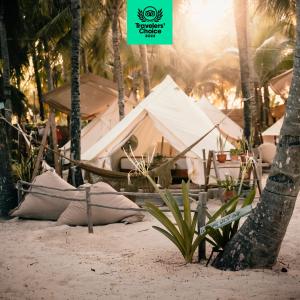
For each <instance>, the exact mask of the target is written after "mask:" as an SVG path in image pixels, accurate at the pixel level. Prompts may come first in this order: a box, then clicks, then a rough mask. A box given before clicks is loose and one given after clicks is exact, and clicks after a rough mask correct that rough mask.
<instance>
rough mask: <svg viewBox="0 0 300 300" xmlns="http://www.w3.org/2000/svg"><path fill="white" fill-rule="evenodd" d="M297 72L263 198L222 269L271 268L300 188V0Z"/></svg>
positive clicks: (218, 264)
mask: <svg viewBox="0 0 300 300" xmlns="http://www.w3.org/2000/svg"><path fill="white" fill-rule="evenodd" d="M296 15H297V30H296V31H297V36H296V48H295V56H294V73H293V79H292V84H291V88H290V93H289V97H288V100H287V105H286V113H285V117H284V122H283V125H282V128H281V132H280V140H279V143H278V145H277V151H276V157H275V159H274V161H273V164H272V168H271V172H270V175H269V178H268V181H267V184H266V187H265V189H264V191H263V193H262V196H261V201H260V202H259V203H258V205H257V207H256V208H255V210H254V211H253V212H252V214H251V215H250V216H249V217H248V219H247V220H246V221H245V223H244V224H243V226H242V227H241V229H240V230H239V231H238V233H237V234H236V235H235V236H234V237H233V239H232V240H231V241H230V242H229V243H228V244H227V246H226V247H225V249H224V252H223V253H222V254H221V255H220V256H219V258H218V259H217V260H216V261H215V264H214V265H215V266H216V267H217V268H220V269H230V270H240V269H245V268H270V267H272V266H273V265H274V264H275V262H276V259H277V257H278V253H279V250H280V246H281V243H282V240H283V238H284V235H285V233H286V229H287V226H288V224H289V221H290V219H291V216H292V213H293V209H294V206H295V202H296V198H297V195H298V193H299V188H300V122H299V119H300V103H299V101H298V99H299V98H300V89H299V86H300V0H297V1H296Z"/></svg>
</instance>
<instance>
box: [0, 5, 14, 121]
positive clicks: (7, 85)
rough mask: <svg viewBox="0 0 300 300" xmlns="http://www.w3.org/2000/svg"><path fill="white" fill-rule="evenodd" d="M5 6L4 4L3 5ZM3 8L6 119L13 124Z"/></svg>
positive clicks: (0, 37) (0, 20) (0, 28)
mask: <svg viewBox="0 0 300 300" xmlns="http://www.w3.org/2000/svg"><path fill="white" fill-rule="evenodd" d="M1 6H3V3H2V4H1ZM0 8H1V12H0V41H1V56H2V59H3V73H2V76H3V94H4V99H5V118H6V120H7V121H8V122H11V116H12V103H11V90H10V66H9V54H8V45H7V36H6V28H5V23H4V9H3V7H0Z"/></svg>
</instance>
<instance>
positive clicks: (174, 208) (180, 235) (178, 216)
mask: <svg viewBox="0 0 300 300" xmlns="http://www.w3.org/2000/svg"><path fill="white" fill-rule="evenodd" d="M148 179H149V180H150V182H151V183H152V184H153V185H154V187H156V184H155V182H154V181H153V180H152V179H151V177H148ZM156 191H157V192H159V194H160V196H161V198H162V200H163V201H164V203H165V204H166V206H167V207H168V208H169V210H170V211H171V213H172V216H173V218H174V220H175V224H173V222H172V221H171V220H170V218H168V217H167V216H166V215H165V214H164V213H163V212H162V211H161V210H160V209H159V208H157V207H156V206H155V205H153V204H152V203H149V202H147V203H146V204H145V207H146V209H147V211H148V212H149V213H150V214H151V215H152V216H153V217H155V218H156V219H157V220H158V221H159V222H160V223H161V224H162V225H163V226H164V227H165V229H164V228H161V227H158V226H153V228H154V229H156V230H158V231H159V232H161V233H162V234H164V235H165V236H166V237H167V238H168V239H169V240H170V241H171V242H172V243H173V244H174V245H175V246H176V247H177V248H178V249H179V251H180V252H181V254H182V256H183V257H184V259H185V261H186V263H191V262H192V260H193V255H194V253H195V251H196V249H197V247H198V245H199V243H200V242H201V241H202V240H203V239H204V237H205V236H204V235H198V236H196V237H195V234H196V225H197V217H198V214H197V212H195V213H194V215H193V216H192V213H191V208H190V198H189V184H188V183H184V182H183V183H182V197H183V215H182V213H181V212H180V209H179V207H178V204H177V201H176V199H175V198H174V196H173V195H172V194H171V193H170V191H168V190H165V191H160V190H158V189H157V187H156Z"/></svg>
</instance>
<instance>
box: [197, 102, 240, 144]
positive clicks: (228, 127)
mask: <svg viewBox="0 0 300 300" xmlns="http://www.w3.org/2000/svg"><path fill="white" fill-rule="evenodd" d="M195 103H196V105H197V106H199V108H200V109H201V110H202V111H203V112H204V113H206V114H207V116H208V117H209V119H210V120H211V121H212V123H213V124H214V125H217V124H219V123H220V122H221V123H220V126H219V128H220V130H221V131H222V133H223V134H224V135H225V136H228V137H230V138H231V139H234V140H238V139H240V138H241V137H242V136H243V129H242V128H241V127H240V126H239V125H238V124H236V123H235V122H234V121H233V120H231V119H230V118H229V117H227V116H226V115H225V114H224V113H223V112H222V111H221V110H219V109H218V108H217V107H215V106H214V105H213V104H211V103H210V102H209V100H208V99H207V98H205V97H202V98H201V99H200V100H199V101H195Z"/></svg>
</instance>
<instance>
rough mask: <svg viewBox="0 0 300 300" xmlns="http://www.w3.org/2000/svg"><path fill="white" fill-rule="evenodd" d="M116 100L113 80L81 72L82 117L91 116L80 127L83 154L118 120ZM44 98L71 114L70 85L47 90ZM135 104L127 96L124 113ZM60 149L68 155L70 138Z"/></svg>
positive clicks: (116, 92) (57, 108)
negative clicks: (86, 122) (83, 125)
mask: <svg viewBox="0 0 300 300" xmlns="http://www.w3.org/2000/svg"><path fill="white" fill-rule="evenodd" d="M129 98H130V97H129ZM117 101H118V91H117V86H116V84H115V83H114V82H112V81H110V80H108V79H105V78H102V77H100V76H97V75H93V74H84V75H81V76H80V110H81V118H82V119H87V120H92V121H91V122H89V123H88V124H87V125H86V126H85V127H84V128H83V129H82V130H81V153H82V154H83V153H84V152H85V151H86V150H87V149H89V148H90V147H91V146H92V145H93V143H94V142H95V140H98V139H100V138H101V137H102V136H103V135H104V134H105V133H106V132H107V131H109V130H110V129H111V128H112V127H113V126H114V125H115V124H116V123H117V122H118V121H119V109H118V103H117ZM45 102H46V103H47V104H49V106H50V107H52V108H54V109H56V110H58V111H60V112H63V113H66V114H69V113H70V111H71V85H70V84H65V85H63V86H61V87H59V88H57V89H54V90H52V91H51V92H49V93H47V94H45ZM133 105H134V103H133V101H131V100H130V99H128V98H126V99H125V114H127V113H128V112H129V111H130V110H131V109H132V107H133ZM61 150H62V151H63V152H64V155H65V156H67V157H69V156H70V153H69V152H70V142H67V143H66V144H65V145H64V146H63V147H62V148H61Z"/></svg>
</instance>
